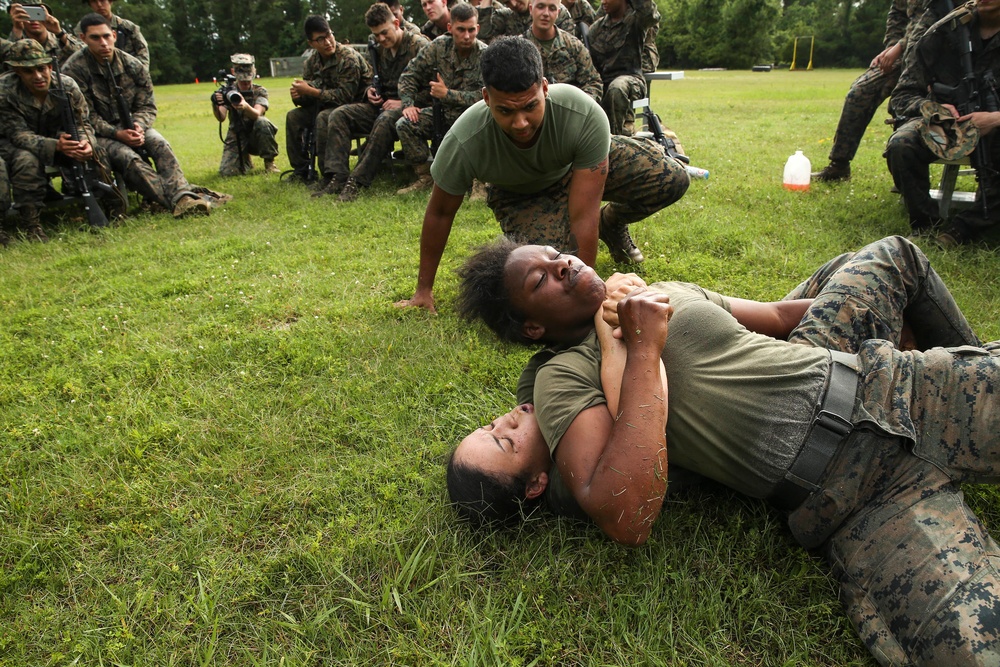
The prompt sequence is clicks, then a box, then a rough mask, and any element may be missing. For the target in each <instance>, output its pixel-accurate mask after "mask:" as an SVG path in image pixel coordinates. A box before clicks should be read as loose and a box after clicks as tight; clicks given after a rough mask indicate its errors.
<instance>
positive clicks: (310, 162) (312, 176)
mask: <svg viewBox="0 0 1000 667" xmlns="http://www.w3.org/2000/svg"><path fill="white" fill-rule="evenodd" d="M302 152H303V153H304V154H305V156H306V183H312V182H313V181H315V180H316V178H317V175H316V125H315V124H313V125H310V126H309V127H307V128H306V129H305V130H303V132H302ZM240 159H241V160H242V157H241V158H240Z"/></svg>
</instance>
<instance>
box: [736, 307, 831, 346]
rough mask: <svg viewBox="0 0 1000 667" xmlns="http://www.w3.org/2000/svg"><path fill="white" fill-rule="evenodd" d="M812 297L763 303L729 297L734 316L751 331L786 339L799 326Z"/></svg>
mask: <svg viewBox="0 0 1000 667" xmlns="http://www.w3.org/2000/svg"><path fill="white" fill-rule="evenodd" d="M811 304H812V299H789V300H787V301H772V302H769V303H761V302H760V301H750V300H748V299H737V298H733V297H729V306H730V308H731V309H732V314H733V317H735V318H736V320H737V321H738V322H739V323H740V324H742V325H743V326H745V327H746V328H747V329H749V330H750V331H754V332H756V333H759V334H764V335H765V336H770V337H771V338H777V339H778V340H785V339H787V338H788V336H789V334H791V332H792V329H794V328H795V327H796V326H798V324H799V322H800V321H801V320H802V316H803V315H805V313H806V310H808V309H809V306H810V305H811Z"/></svg>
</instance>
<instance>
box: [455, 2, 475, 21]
mask: <svg viewBox="0 0 1000 667" xmlns="http://www.w3.org/2000/svg"><path fill="white" fill-rule="evenodd" d="M469 19H476V21H478V20H479V10H478V9H476V8H475V7H473V6H472V5H470V4H469V3H467V2H457V3H455V6H454V7H452V8H451V22H452V23H459V22H461V21H468V20H469Z"/></svg>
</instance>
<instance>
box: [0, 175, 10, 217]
mask: <svg viewBox="0 0 1000 667" xmlns="http://www.w3.org/2000/svg"><path fill="white" fill-rule="evenodd" d="M9 208H10V177H9V176H8V175H7V163H6V162H4V160H3V159H2V158H0V220H2V219H3V216H4V215H6V213H7V209H9ZM0 224H2V223H0ZM0 229H2V226H0Z"/></svg>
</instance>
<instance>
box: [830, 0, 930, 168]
mask: <svg viewBox="0 0 1000 667" xmlns="http://www.w3.org/2000/svg"><path fill="white" fill-rule="evenodd" d="M929 4H930V3H928V0H895V2H893V5H892V8H890V10H889V16H888V18H887V19H886V27H885V39H884V41H883V46H884V47H885V48H888V47H890V46H893V45H894V44H897V43H899V44H901V48H903V49H904V53H905V49H906V45H907V44H909V43H911V42H914V43H915V42H916V41H917V40H919V39H920V37H921V36H922V35H923V34H924V32H926V31H927V28H929V27H930V26H931V25H932V24H933V23H934V21H935V20H936V16H935V14H934V10H933V9H930V8H929V7H928V5H929ZM903 59H904V58H901V59H900V61H899V63H898V64H897V66H896V68H895V69H893V70H892V71H890V72H883V71H882V69H881V68H880V67H878V66H872V67H869V68H868V69H867V70H866V71H865V72H864V73H863V74H862V75H861V76H859V77H858V78H857V79H855V81H854V83H852V84H851V88H850V90H848V91H847V97H846V98H845V99H844V108H843V110H842V111H841V112H840V121H839V122H838V123H837V131H836V132H835V133H834V135H833V145H832V146H831V147H830V160H831V161H833V160H844V161H847V162H850V161H851V160H853V159H854V156H855V155H856V154H857V152H858V146H860V145H861V139H862V137H864V135H865V131H866V130H867V129H868V124H869V123H871V120H872V118H874V117H875V112H876V111H878V108H879V107H880V106H881V105H882V102H884V101H885V100H886V99H887V98H888V97H889V95H891V94H892V91H893V89H894V88H895V87H896V83H897V82H898V81H899V75H900V72H901V71H902V64H903ZM889 113H890V114H891V113H892V109H891V108H890V110H889Z"/></svg>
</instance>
